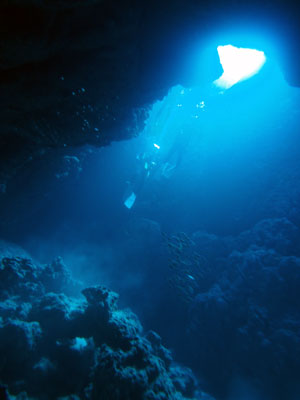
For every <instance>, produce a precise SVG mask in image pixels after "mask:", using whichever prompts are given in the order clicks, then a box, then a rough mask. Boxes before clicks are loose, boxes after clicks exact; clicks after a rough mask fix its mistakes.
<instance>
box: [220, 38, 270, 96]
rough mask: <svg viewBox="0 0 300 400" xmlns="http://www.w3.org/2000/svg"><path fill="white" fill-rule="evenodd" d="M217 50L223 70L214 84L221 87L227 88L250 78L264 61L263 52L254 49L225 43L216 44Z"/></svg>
mask: <svg viewBox="0 0 300 400" xmlns="http://www.w3.org/2000/svg"><path fill="white" fill-rule="evenodd" d="M217 50H218V54H219V58H220V63H221V64H222V67H223V71H224V72H223V74H222V75H221V77H220V78H219V79H217V80H215V81H214V84H215V85H216V86H218V87H220V88H222V89H229V88H231V86H233V85H235V84H236V83H238V82H241V81H244V80H246V79H248V78H251V76H253V75H255V74H257V73H258V71H259V70H260V69H261V68H262V66H263V65H264V63H265V62H266V56H265V54H264V52H263V51H259V50H255V49H244V48H239V47H234V46H232V45H226V46H218V48H217Z"/></svg>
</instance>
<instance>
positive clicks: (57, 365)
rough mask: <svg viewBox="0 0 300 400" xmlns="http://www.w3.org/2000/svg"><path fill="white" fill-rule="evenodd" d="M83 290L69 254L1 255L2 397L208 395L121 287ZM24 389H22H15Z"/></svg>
mask: <svg viewBox="0 0 300 400" xmlns="http://www.w3.org/2000/svg"><path fill="white" fill-rule="evenodd" d="M68 290H69V292H70V293H73V294H75V293H76V292H78V286H76V283H74V282H72V279H71V277H70V275H69V272H68V270H67V269H66V267H65V265H64V264H63V262H62V260H61V259H57V260H55V261H54V262H53V263H52V264H50V265H47V266H40V265H36V264H34V263H33V262H32V261H31V260H30V259H28V258H22V257H1V264H0V296H1V298H0V354H1V357H0V383H1V387H0V393H1V394H0V397H1V399H10V398H11V399H15V398H16V399H27V398H28V399H29V398H30V399H107V400H108V399H109V400H114V399H115V400H117V399H124V400H125V399H128V400H133V399H137V400H138V399H145V400H146V399H147V400H162V399H178V400H183V399H194V398H198V399H202V398H203V399H204V398H208V397H203V396H204V395H203V396H202V394H201V392H200V391H199V389H198V384H197V381H196V379H195V377H194V375H193V373H192V371H191V370H190V369H188V368H183V367H180V366H179V365H177V364H175V363H174V361H173V358H172V355H171V352H170V351H169V350H167V349H166V348H165V347H164V346H163V345H162V344H161V338H160V337H159V336H158V335H157V334H156V333H155V332H152V331H150V332H148V333H147V334H146V335H145V334H144V333H143V329H142V326H141V324H140V322H139V320H138V319H137V317H136V316H135V315H134V314H133V313H132V312H131V311H130V310H120V309H118V307H117V300H118V295H117V294H116V293H114V292H112V291H110V290H108V289H106V288H104V287H102V286H95V287H89V288H85V289H84V290H82V294H83V296H84V298H83V297H80V298H78V297H77V298H75V297H71V296H70V295H67V294H66V293H68ZM15 396H16V397H15Z"/></svg>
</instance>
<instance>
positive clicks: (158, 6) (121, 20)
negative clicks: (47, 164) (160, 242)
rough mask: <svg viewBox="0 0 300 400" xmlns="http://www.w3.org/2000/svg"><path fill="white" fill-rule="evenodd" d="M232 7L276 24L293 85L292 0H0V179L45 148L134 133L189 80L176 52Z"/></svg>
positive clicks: (297, 77) (226, 17)
mask: <svg viewBox="0 0 300 400" xmlns="http://www.w3.org/2000/svg"><path fill="white" fill-rule="evenodd" d="M241 12H244V13H245V14H247V15H248V16H249V15H250V16H253V18H254V19H257V20H260V22H261V23H262V24H266V26H267V25H268V24H270V25H272V24H273V25H272V26H273V29H276V30H278V32H277V33H278V34H279V36H280V35H281V36H282V37H283V41H282V43H284V46H286V50H285V52H286V53H285V60H286V59H287V60H293V63H290V62H288V61H285V60H283V61H282V68H283V70H284V74H285V76H286V79H287V80H288V82H289V83H290V84H291V85H295V86H298V85H300V74H299V70H300V63H299V45H298V38H299V30H300V29H299V27H298V26H299V12H298V9H297V5H293V3H290V4H289V2H279V1H265V2H263V4H262V3H261V2H256V3H255V1H254V2H251V3H250V2H245V1H244V2H243V1H240V2H238V1H234V0H230V1H227V2H223V1H222V2H221V1H211V2H204V1H199V0H185V1H176V0H173V1H169V0H163V1H156V0H153V1H134V0H117V1H111V0H73V1H72V0H9V1H1V4H0V29H1V36H0V91H1V97H0V99H1V107H0V121H1V129H0V148H1V161H0V181H5V180H7V179H8V178H9V176H10V175H11V174H13V173H14V172H15V171H17V170H18V168H20V166H22V165H24V164H26V162H28V160H32V159H34V158H35V157H37V156H39V155H41V154H43V153H44V152H45V151H47V150H48V149H64V148H69V147H74V146H82V145H85V144H91V145H95V146H104V145H107V144H109V143H110V142H112V141H114V140H122V139H125V138H129V137H131V136H134V135H136V134H137V133H138V132H139V130H140V129H141V128H142V126H143V121H144V118H145V115H146V113H147V109H148V107H149V105H150V104H151V103H152V102H153V101H155V100H156V99H158V98H161V97H162V96H163V95H165V94H166V93H167V90H168V89H169V88H170V87H171V86H173V85H175V84H183V85H189V84H190V82H189V73H188V71H185V72H183V69H182V68H181V66H182V64H183V58H184V57H183V52H184V51H188V49H189V47H191V48H192V47H193V46H194V44H195V42H196V41H198V42H199V44H200V43H201V38H204V37H207V35H209V32H210V30H213V29H214V28H215V27H216V26H217V25H218V24H221V25H222V24H223V23H228V24H230V23H231V21H233V20H234V17H233V16H235V15H238V14H239V13H241ZM183 49H184V50H183ZM291 65H292V67H291ZM0 183H1V182H0Z"/></svg>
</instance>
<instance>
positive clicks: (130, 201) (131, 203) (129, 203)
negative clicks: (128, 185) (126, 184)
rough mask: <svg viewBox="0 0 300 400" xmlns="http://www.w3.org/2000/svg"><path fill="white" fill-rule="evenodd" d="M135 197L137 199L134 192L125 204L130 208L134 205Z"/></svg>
mask: <svg viewBox="0 0 300 400" xmlns="http://www.w3.org/2000/svg"><path fill="white" fill-rule="evenodd" d="M135 199H136V194H135V193H134V192H132V193H131V194H130V195H129V196H128V197H127V199H126V200H125V201H124V206H125V207H127V208H128V209H130V208H131V207H132V206H133V205H134V202H135Z"/></svg>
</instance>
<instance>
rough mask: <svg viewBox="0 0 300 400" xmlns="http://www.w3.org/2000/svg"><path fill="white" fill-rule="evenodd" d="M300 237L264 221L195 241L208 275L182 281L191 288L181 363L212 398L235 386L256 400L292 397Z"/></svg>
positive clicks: (297, 352)
mask: <svg viewBox="0 0 300 400" xmlns="http://www.w3.org/2000/svg"><path fill="white" fill-rule="evenodd" d="M299 237H300V235H299V229H298V227H297V226H295V225H294V224H292V223H291V222H290V221H289V220H287V219H285V218H281V219H279V218H274V219H268V220H262V221H260V222H259V223H258V224H256V225H255V226H254V227H253V228H252V229H250V230H248V231H246V232H243V233H241V234H240V235H238V236H237V237H231V238H217V237H215V236H213V235H205V234H204V233H202V234H201V235H199V234H198V235H194V239H195V241H197V245H195V246H196V248H195V249H194V250H195V251H196V250H197V251H200V250H201V251H202V254H203V255H204V256H205V255H206V253H207V255H208V257H210V265H211V268H210V273H209V274H208V273H206V274H202V275H199V274H198V275H196V274H194V275H193V277H194V278H195V279H194V280H193V281H192V282H190V281H189V280H188V279H187V278H186V279H185V280H183V278H182V279H181V285H182V286H183V285H184V286H185V292H184V293H187V288H188V287H190V288H191V290H190V291H189V295H188V304H189V313H190V314H189V315H190V322H189V323H188V329H187V333H186V335H185V341H186V343H188V344H187V346H186V347H185V354H184V355H182V356H183V357H182V358H183V359H185V360H186V361H187V360H189V362H190V363H191V364H190V365H192V367H193V368H194V369H195V371H198V373H199V375H200V376H202V377H203V382H204V383H205V385H207V386H206V389H207V390H208V391H210V392H212V393H213V394H214V395H215V396H216V397H217V398H221V399H222V398H226V399H227V398H228V396H230V395H231V390H233V389H232V388H233V386H234V385H235V384H236V382H237V381H238V380H239V379H242V381H244V382H246V384H245V388H246V387H248V386H247V385H249V390H250V391H251V390H252V389H253V390H254V392H255V393H258V394H257V395H256V396H262V395H264V396H266V397H267V398H272V399H276V400H277V399H278V400H279V399H282V398H285V399H289V400H290V399H291V400H293V399H294V398H295V396H296V397H297V396H298V393H299V389H300V388H299V383H298V382H299V379H298V376H299V371H300V363H299V360H300V341H299V329H300V312H299V310H300V302H299V290H300V257H299V248H298V246H297V243H299ZM217 239H218V240H217ZM201 240H202V243H201ZM209 243H210V245H209ZM211 246H214V249H215V255H214V257H212V252H211ZM224 248H227V251H226V252H225V254H224ZM183 261H184V258H183ZM175 272H176V270H175ZM181 277H183V275H181ZM212 278H213V279H212ZM202 281H204V282H202ZM179 289H180V288H179ZM177 290H178V288H177ZM245 390H246V389H245ZM240 395H242V393H241V394H240ZM255 398H256V397H255Z"/></svg>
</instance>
